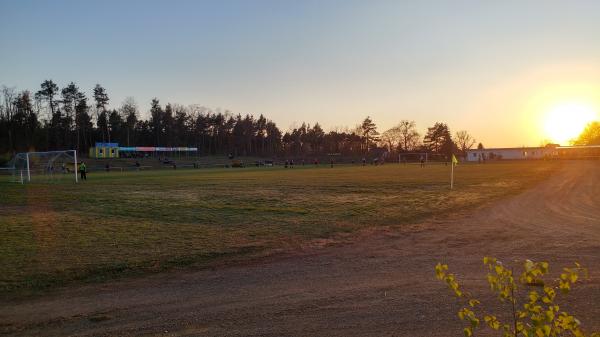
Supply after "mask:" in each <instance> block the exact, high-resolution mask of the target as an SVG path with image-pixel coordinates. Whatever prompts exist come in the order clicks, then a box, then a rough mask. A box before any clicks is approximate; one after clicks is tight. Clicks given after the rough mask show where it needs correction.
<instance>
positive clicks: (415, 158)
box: [398, 152, 430, 163]
mask: <svg viewBox="0 0 600 337" xmlns="http://www.w3.org/2000/svg"><path fill="white" fill-rule="evenodd" d="M429 156H430V154H428V153H426V152H411V153H400V154H399V155H398V162H399V163H419V162H421V160H422V161H423V162H428V161H429Z"/></svg>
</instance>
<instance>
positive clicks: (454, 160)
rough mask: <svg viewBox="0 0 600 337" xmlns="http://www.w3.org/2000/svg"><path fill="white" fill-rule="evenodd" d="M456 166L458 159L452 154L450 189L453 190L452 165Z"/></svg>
mask: <svg viewBox="0 0 600 337" xmlns="http://www.w3.org/2000/svg"><path fill="white" fill-rule="evenodd" d="M457 164H458V159H456V156H455V155H454V154H452V165H450V166H451V169H450V189H453V188H454V165H457Z"/></svg>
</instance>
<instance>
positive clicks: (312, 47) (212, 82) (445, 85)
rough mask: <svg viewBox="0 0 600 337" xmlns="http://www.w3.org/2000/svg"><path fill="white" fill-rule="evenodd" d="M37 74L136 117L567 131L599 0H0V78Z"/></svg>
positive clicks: (592, 111) (599, 83)
mask: <svg viewBox="0 0 600 337" xmlns="http://www.w3.org/2000/svg"><path fill="white" fill-rule="evenodd" d="M45 79H53V80H54V81H55V82H57V84H58V85H59V86H61V87H62V86H65V85H66V84H67V83H68V82H70V81H74V82H76V84H77V85H78V86H79V87H80V88H82V89H84V90H86V93H88V95H91V89H92V88H93V86H94V85H95V84H96V83H100V84H102V85H103V86H104V87H105V88H106V89H107V90H108V93H109V96H110V98H111V106H112V107H118V106H119V105H120V104H121V102H122V101H123V100H124V98H125V97H127V96H133V97H134V98H135V99H136V101H137V103H138V105H139V106H140V110H141V112H142V115H143V116H144V117H147V111H148V109H149V106H150V100H151V99H152V98H153V97H158V98H159V99H160V100H161V103H163V104H164V103H167V102H172V103H180V104H184V105H187V104H196V103H197V104H202V105H205V106H207V107H211V108H218V107H220V108H222V109H228V110H231V111H232V112H234V113H252V114H255V115H258V114H260V113H263V114H265V115H266V116H267V117H269V118H271V119H273V120H274V121H275V122H276V123H277V124H278V125H279V126H280V127H281V128H282V129H284V130H285V129H288V127H291V126H294V125H297V124H298V123H301V122H302V121H306V122H310V123H311V124H313V123H314V122H317V121H318V122H320V123H321V124H322V125H323V126H324V128H325V129H329V128H332V127H336V126H349V127H353V126H354V125H356V124H357V123H359V122H360V121H361V120H362V119H363V118H364V117H366V116H367V115H370V116H371V117H372V118H373V120H374V121H375V122H376V123H377V125H378V126H379V129H380V131H384V130H385V129H387V128H389V127H391V126H393V125H394V124H396V123H397V122H399V121H400V120H401V119H409V120H415V121H416V123H417V126H418V127H419V129H420V131H421V132H422V133H423V132H424V130H425V128H426V127H428V126H431V125H432V124H433V123H435V122H437V121H442V122H446V123H448V125H449V126H450V128H451V130H452V131H453V132H455V131H458V130H463V129H465V130H468V131H469V132H470V133H471V134H472V135H473V136H474V137H475V138H476V139H477V140H478V141H481V142H483V143H484V145H486V146H487V147H492V146H522V145H529V146H536V145H539V144H540V142H541V141H542V140H544V139H549V140H553V141H559V142H562V143H565V142H566V141H567V139H566V138H568V137H570V134H571V133H573V132H576V131H577V129H579V128H580V127H582V125H583V124H585V122H587V121H588V120H590V119H598V118H599V116H598V111H599V108H600V1H548V0H545V1H496V2H492V1H441V0H440V1H410V2H409V1H250V0H242V1H228V0H226V1H182V0H180V1H142V0H140V1H75V0H73V1H35V2H34V1H21V0H20V1H16V0H15V1H8V0H0V85H7V86H16V87H17V89H19V90H22V89H30V90H32V91H36V90H38V89H39V84H40V83H41V82H42V81H43V80H45ZM567 117H569V118H570V119H569V120H568V121H565V120H563V118H567ZM571 117H572V118H571ZM570 124H573V125H570ZM563 126H564V128H563ZM566 128H570V129H569V130H571V129H572V130H573V131H569V132H567V131H565V130H567V129H566ZM558 138H562V139H558Z"/></svg>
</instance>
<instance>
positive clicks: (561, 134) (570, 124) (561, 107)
mask: <svg viewBox="0 0 600 337" xmlns="http://www.w3.org/2000/svg"><path fill="white" fill-rule="evenodd" d="M597 116H598V114H597V112H596V110H595V109H594V107H592V106H591V105H589V104H585V103H578V102H568V103H562V104H558V105H556V106H554V107H552V108H551V109H550V110H548V112H547V113H546V116H545V121H544V131H545V133H546V136H547V137H548V138H549V139H551V140H552V141H553V142H556V143H558V144H561V145H569V142H570V141H571V140H573V139H575V138H577V136H579V134H580V133H581V131H583V129H584V128H585V126H586V125H587V123H589V122H591V121H593V120H595V119H597Z"/></svg>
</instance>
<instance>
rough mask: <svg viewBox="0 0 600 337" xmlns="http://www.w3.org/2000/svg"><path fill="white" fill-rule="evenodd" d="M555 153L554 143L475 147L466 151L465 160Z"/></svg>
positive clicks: (528, 157)
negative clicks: (539, 145) (538, 145)
mask: <svg viewBox="0 0 600 337" xmlns="http://www.w3.org/2000/svg"><path fill="white" fill-rule="evenodd" d="M556 155H557V151H556V145H548V146H545V147H506V148H496V149H476V150H468V151H467V158H466V159H467V161H471V162H474V161H475V162H478V161H482V160H499V159H508V160H517V159H518V160H522V159H543V158H549V157H555V156H556Z"/></svg>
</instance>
